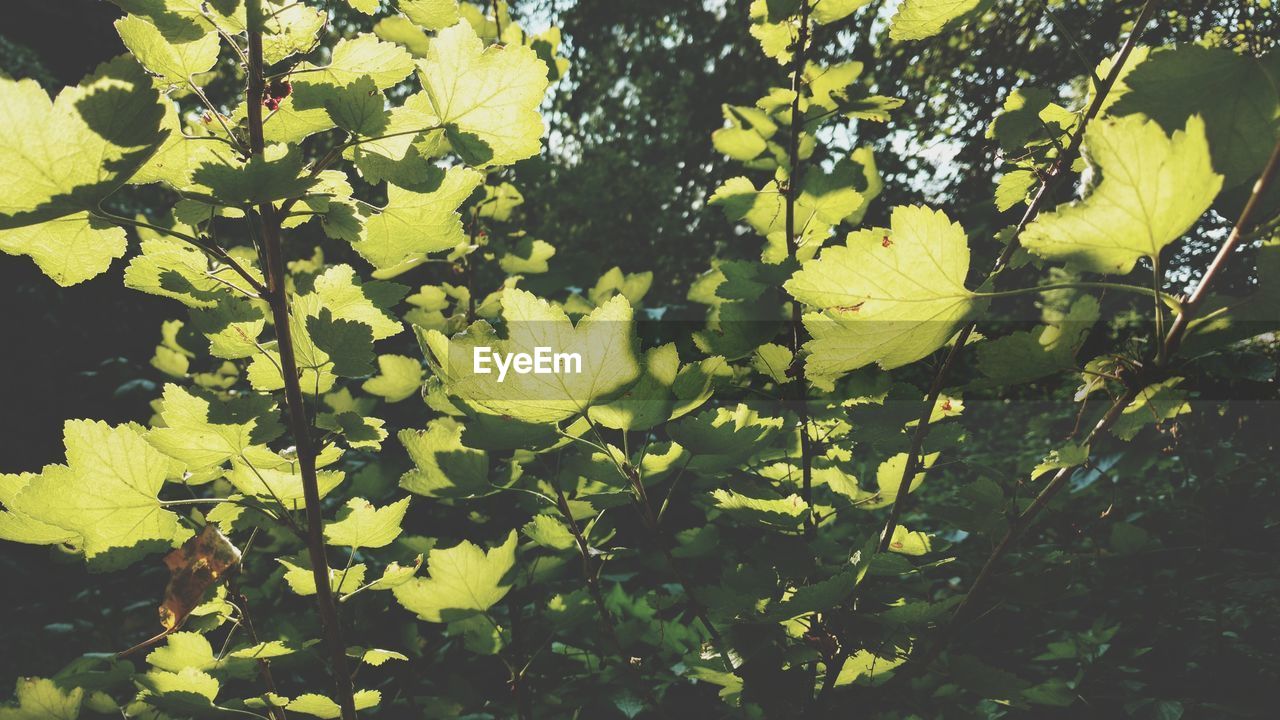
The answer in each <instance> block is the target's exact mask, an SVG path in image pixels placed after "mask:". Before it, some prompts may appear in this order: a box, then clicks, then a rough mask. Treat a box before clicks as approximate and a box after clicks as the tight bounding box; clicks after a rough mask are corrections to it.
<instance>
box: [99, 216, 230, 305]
mask: <svg viewBox="0 0 1280 720" xmlns="http://www.w3.org/2000/svg"><path fill="white" fill-rule="evenodd" d="M231 274H232V272H231V271H226V272H219V273H214V272H213V271H212V270H211V269H210V267H209V260H208V259H207V258H206V257H205V254H204V253H203V252H201V251H200V250H199V249H197V248H196V247H194V246H193V245H191V244H189V243H186V242H183V241H182V240H177V239H173V238H169V237H164V236H161V235H159V234H158V233H156V234H153V235H150V236H144V237H143V239H142V252H141V253H140V254H138V255H136V256H135V257H134V258H133V259H132V260H130V261H129V266H128V267H127V268H125V272H124V286H125V287H127V288H131V289H133V290H138V291H140V292H144V293H147V294H150V295H159V296H161V297H167V298H172V299H174V300H177V301H178V302H180V303H182V304H183V305H186V306H187V307H191V308H212V307H215V306H217V304H218V301H219V300H220V299H222V298H223V297H224V296H225V289H226V288H225V286H224V285H222V284H221V280H223V279H225V280H226V281H228V282H232V283H235V282H240V283H243V280H242V279H241V278H240V277H239V276H238V275H236V276H235V279H232V278H231V277H225V278H224V277H223V276H224V275H227V276H230V275H231Z"/></svg>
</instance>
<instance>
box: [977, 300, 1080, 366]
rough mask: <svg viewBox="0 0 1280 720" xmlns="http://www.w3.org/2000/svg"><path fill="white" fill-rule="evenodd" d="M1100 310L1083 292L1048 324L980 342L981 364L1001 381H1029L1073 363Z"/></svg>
mask: <svg viewBox="0 0 1280 720" xmlns="http://www.w3.org/2000/svg"><path fill="white" fill-rule="evenodd" d="M1098 311H1099V306H1098V301H1097V300H1096V299H1095V298H1093V297H1091V296H1088V295H1084V296H1081V297H1080V298H1077V299H1076V301H1075V302H1074V303H1072V304H1071V307H1070V309H1069V310H1068V311H1067V312H1066V313H1065V314H1063V315H1062V316H1061V317H1059V318H1055V319H1054V321H1052V322H1051V323H1050V324H1048V325H1044V326H1042V327H1040V328H1038V329H1036V330H1032V331H1025V332H1015V333H1011V334H1009V335H1006V336H1004V337H1001V338H996V339H995V340H989V341H987V342H984V343H981V344H979V345H978V347H977V353H978V367H979V369H981V370H982V374H983V375H986V376H987V377H989V378H991V380H992V381H993V382H995V383H998V384H1001V385H1014V384H1017V383H1023V382H1030V381H1032V380H1037V379H1039V378H1042V377H1045V376H1046V375H1051V374H1053V373H1055V372H1058V371H1061V370H1066V369H1068V368H1070V367H1073V366H1074V365H1075V359H1076V352H1077V351H1078V350H1079V349H1080V346H1081V345H1083V344H1084V340H1085V336H1087V335H1088V334H1089V330H1090V329H1091V328H1092V327H1093V325H1094V323H1096V322H1097V320H1098Z"/></svg>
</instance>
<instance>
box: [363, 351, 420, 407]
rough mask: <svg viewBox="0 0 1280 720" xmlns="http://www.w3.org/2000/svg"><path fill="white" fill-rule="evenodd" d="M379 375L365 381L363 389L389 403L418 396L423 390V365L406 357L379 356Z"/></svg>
mask: <svg viewBox="0 0 1280 720" xmlns="http://www.w3.org/2000/svg"><path fill="white" fill-rule="evenodd" d="M378 373H379V374H378V375H377V376H375V377H372V378H369V379H368V380H365V381H364V384H363V385H361V386H360V387H361V389H363V390H364V391H365V392H367V393H369V394H370V395H377V396H379V397H381V398H383V399H384V400H386V401H387V402H389V403H398V402H400V401H401V400H407V399H408V398H410V397H412V396H413V395H416V394H417V393H418V391H419V390H420V389H421V388H422V377H423V374H422V363H421V362H419V361H417V360H415V359H413V358H411V357H405V356H404V355H379V356H378Z"/></svg>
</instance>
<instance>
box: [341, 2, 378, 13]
mask: <svg viewBox="0 0 1280 720" xmlns="http://www.w3.org/2000/svg"><path fill="white" fill-rule="evenodd" d="M347 4H348V5H350V6H351V7H352V9H354V10H358V11H359V12H362V13H364V14H365V15H373V14H375V13H377V12H378V6H379V5H381V4H382V2H381V0H347Z"/></svg>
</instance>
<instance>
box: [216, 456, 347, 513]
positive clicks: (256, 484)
mask: <svg viewBox="0 0 1280 720" xmlns="http://www.w3.org/2000/svg"><path fill="white" fill-rule="evenodd" d="M339 457H341V451H340V450H338V449H337V448H334V447H333V446H326V447H325V448H324V449H323V450H321V452H320V455H319V458H318V459H317V461H316V465H317V466H318V467H324V466H325V465H327V464H330V463H332V462H334V461H335V460H337V459H338V458H339ZM316 475H317V482H318V484H319V490H320V497H321V498H323V497H324V496H325V495H328V494H329V492H330V491H331V490H333V489H334V488H336V487H337V486H338V485H341V484H342V481H343V480H344V479H345V478H346V473H344V472H342V471H340V470H325V471H321V472H318V473H316ZM227 480H228V481H229V482H230V483H231V484H232V485H234V486H235V488H236V489H237V490H239V491H240V492H242V493H244V494H245V495H250V496H253V497H256V498H259V499H261V500H263V501H273V502H278V503H280V504H282V505H283V506H284V507H285V508H287V509H289V510H300V509H302V508H304V507H306V500H305V494H304V493H303V490H302V475H301V473H300V472H299V470H298V463H297V460H296V459H295V458H292V457H284V456H282V455H278V454H276V453H274V452H272V451H270V450H268V449H266V448H263V447H261V446H254V447H252V448H249V449H248V450H246V451H245V453H244V457H242V458H238V459H236V458H233V459H232V461H231V472H230V473H228V474H227Z"/></svg>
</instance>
